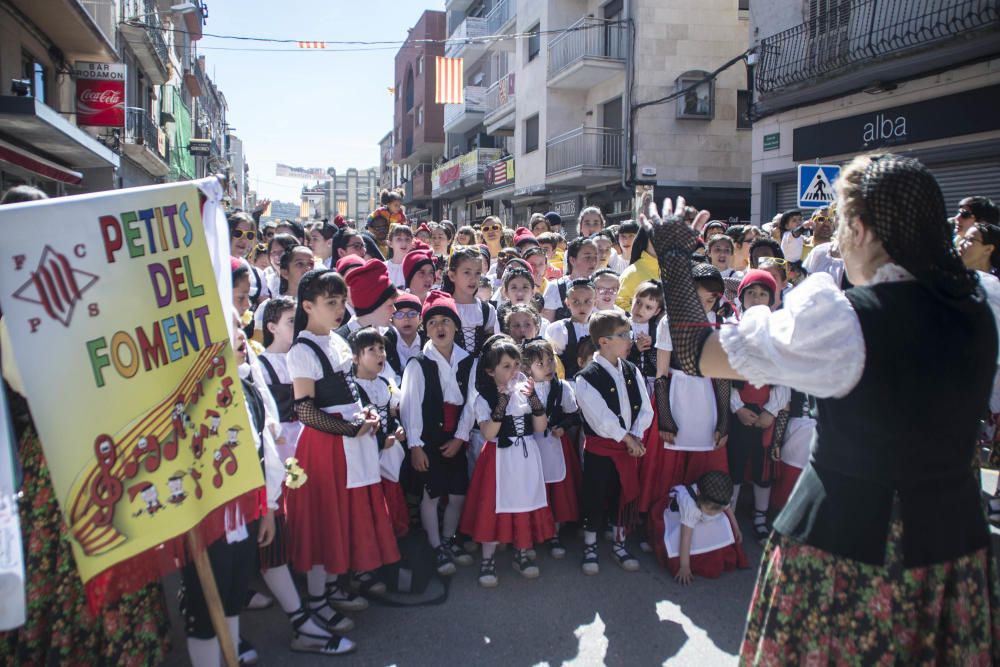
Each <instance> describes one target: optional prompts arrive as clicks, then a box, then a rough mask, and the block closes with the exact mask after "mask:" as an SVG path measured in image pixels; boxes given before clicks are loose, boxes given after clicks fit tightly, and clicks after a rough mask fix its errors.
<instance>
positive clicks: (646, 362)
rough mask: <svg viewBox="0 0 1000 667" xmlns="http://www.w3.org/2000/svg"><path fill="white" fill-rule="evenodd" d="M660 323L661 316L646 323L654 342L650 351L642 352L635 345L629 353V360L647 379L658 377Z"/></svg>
mask: <svg viewBox="0 0 1000 667" xmlns="http://www.w3.org/2000/svg"><path fill="white" fill-rule="evenodd" d="M659 323H660V315H657V316H656V317H653V318H651V319H650V320H649V322H647V323H646V324H647V325H648V326H649V337H650V338H651V339H652V340H653V344H652V345H650V346H649V349H648V350H646V351H645V352H640V351H639V348H638V347H636V345H635V343H633V344H632V349H631V350H629V352H628V360H629V361H631V362H632V363H633V364H635V365H636V367H637V368H638V369H639V372H640V373H642V374H643V375H644V376H645V377H647V378H655V377H656V327H657V326H658V325H659Z"/></svg>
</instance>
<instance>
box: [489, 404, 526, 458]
mask: <svg viewBox="0 0 1000 667" xmlns="http://www.w3.org/2000/svg"><path fill="white" fill-rule="evenodd" d="M534 432H535V425H534V423H533V422H532V419H531V413H528V414H526V415H521V416H520V417H513V416H511V415H504V417H503V421H501V422H500V430H499V431H498V432H497V437H496V442H497V448H499V449H504V448H506V447H512V446H514V445H517V446H518V447H521V448H522V449H523V450H524V455H525V456H528V444H527V441H526V440H525V439H524V438H525V436H530V435H531V434H532V433H534Z"/></svg>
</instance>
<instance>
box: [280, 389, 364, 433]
mask: <svg viewBox="0 0 1000 667" xmlns="http://www.w3.org/2000/svg"><path fill="white" fill-rule="evenodd" d="M295 414H297V415H298V417H299V421H300V422H302V423H303V424H304V425H306V426H310V427H312V428H314V429H316V430H317V431H323V432H324V433H332V434H333V435H346V436H347V437H349V438H353V437H356V436H357V435H358V432H359V431H360V430H361V427H362V426H364V422H363V421H360V420H359V421H353V422H349V421H347V420H346V419H341V418H340V417H334V416H333V415H331V414H330V413H328V412H323V411H322V410H320V409H319V408H317V407H316V402H315V401H314V400H313V397H312V396H307V397H306V398H300V399H298V400H296V401H295Z"/></svg>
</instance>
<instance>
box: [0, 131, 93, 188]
mask: <svg viewBox="0 0 1000 667" xmlns="http://www.w3.org/2000/svg"><path fill="white" fill-rule="evenodd" d="M2 162H8V163H10V164H12V165H14V166H15V167H20V168H21V169H24V170H26V171H30V172H31V173H33V174H37V175H39V176H41V177H43V178H48V179H50V180H53V181H59V182H60V183H67V184H69V185H80V184H81V183H82V182H83V174H81V173H80V172H78V171H73V170H72V169H67V168H66V167H63V166H61V165H58V164H56V163H55V162H52V161H50V160H46V159H45V158H43V157H40V156H38V155H35V154H34V153H31V152H30V151H26V150H24V149H23V148H18V147H17V146H15V145H13V144H9V143H7V142H6V141H4V140H2V139H0V163H2Z"/></svg>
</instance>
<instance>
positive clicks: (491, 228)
mask: <svg viewBox="0 0 1000 667" xmlns="http://www.w3.org/2000/svg"><path fill="white" fill-rule="evenodd" d="M479 231H481V232H499V231H503V225H501V224H500V223H499V222H494V223H493V224H492V225H483V226H482V227H480V228H479Z"/></svg>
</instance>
